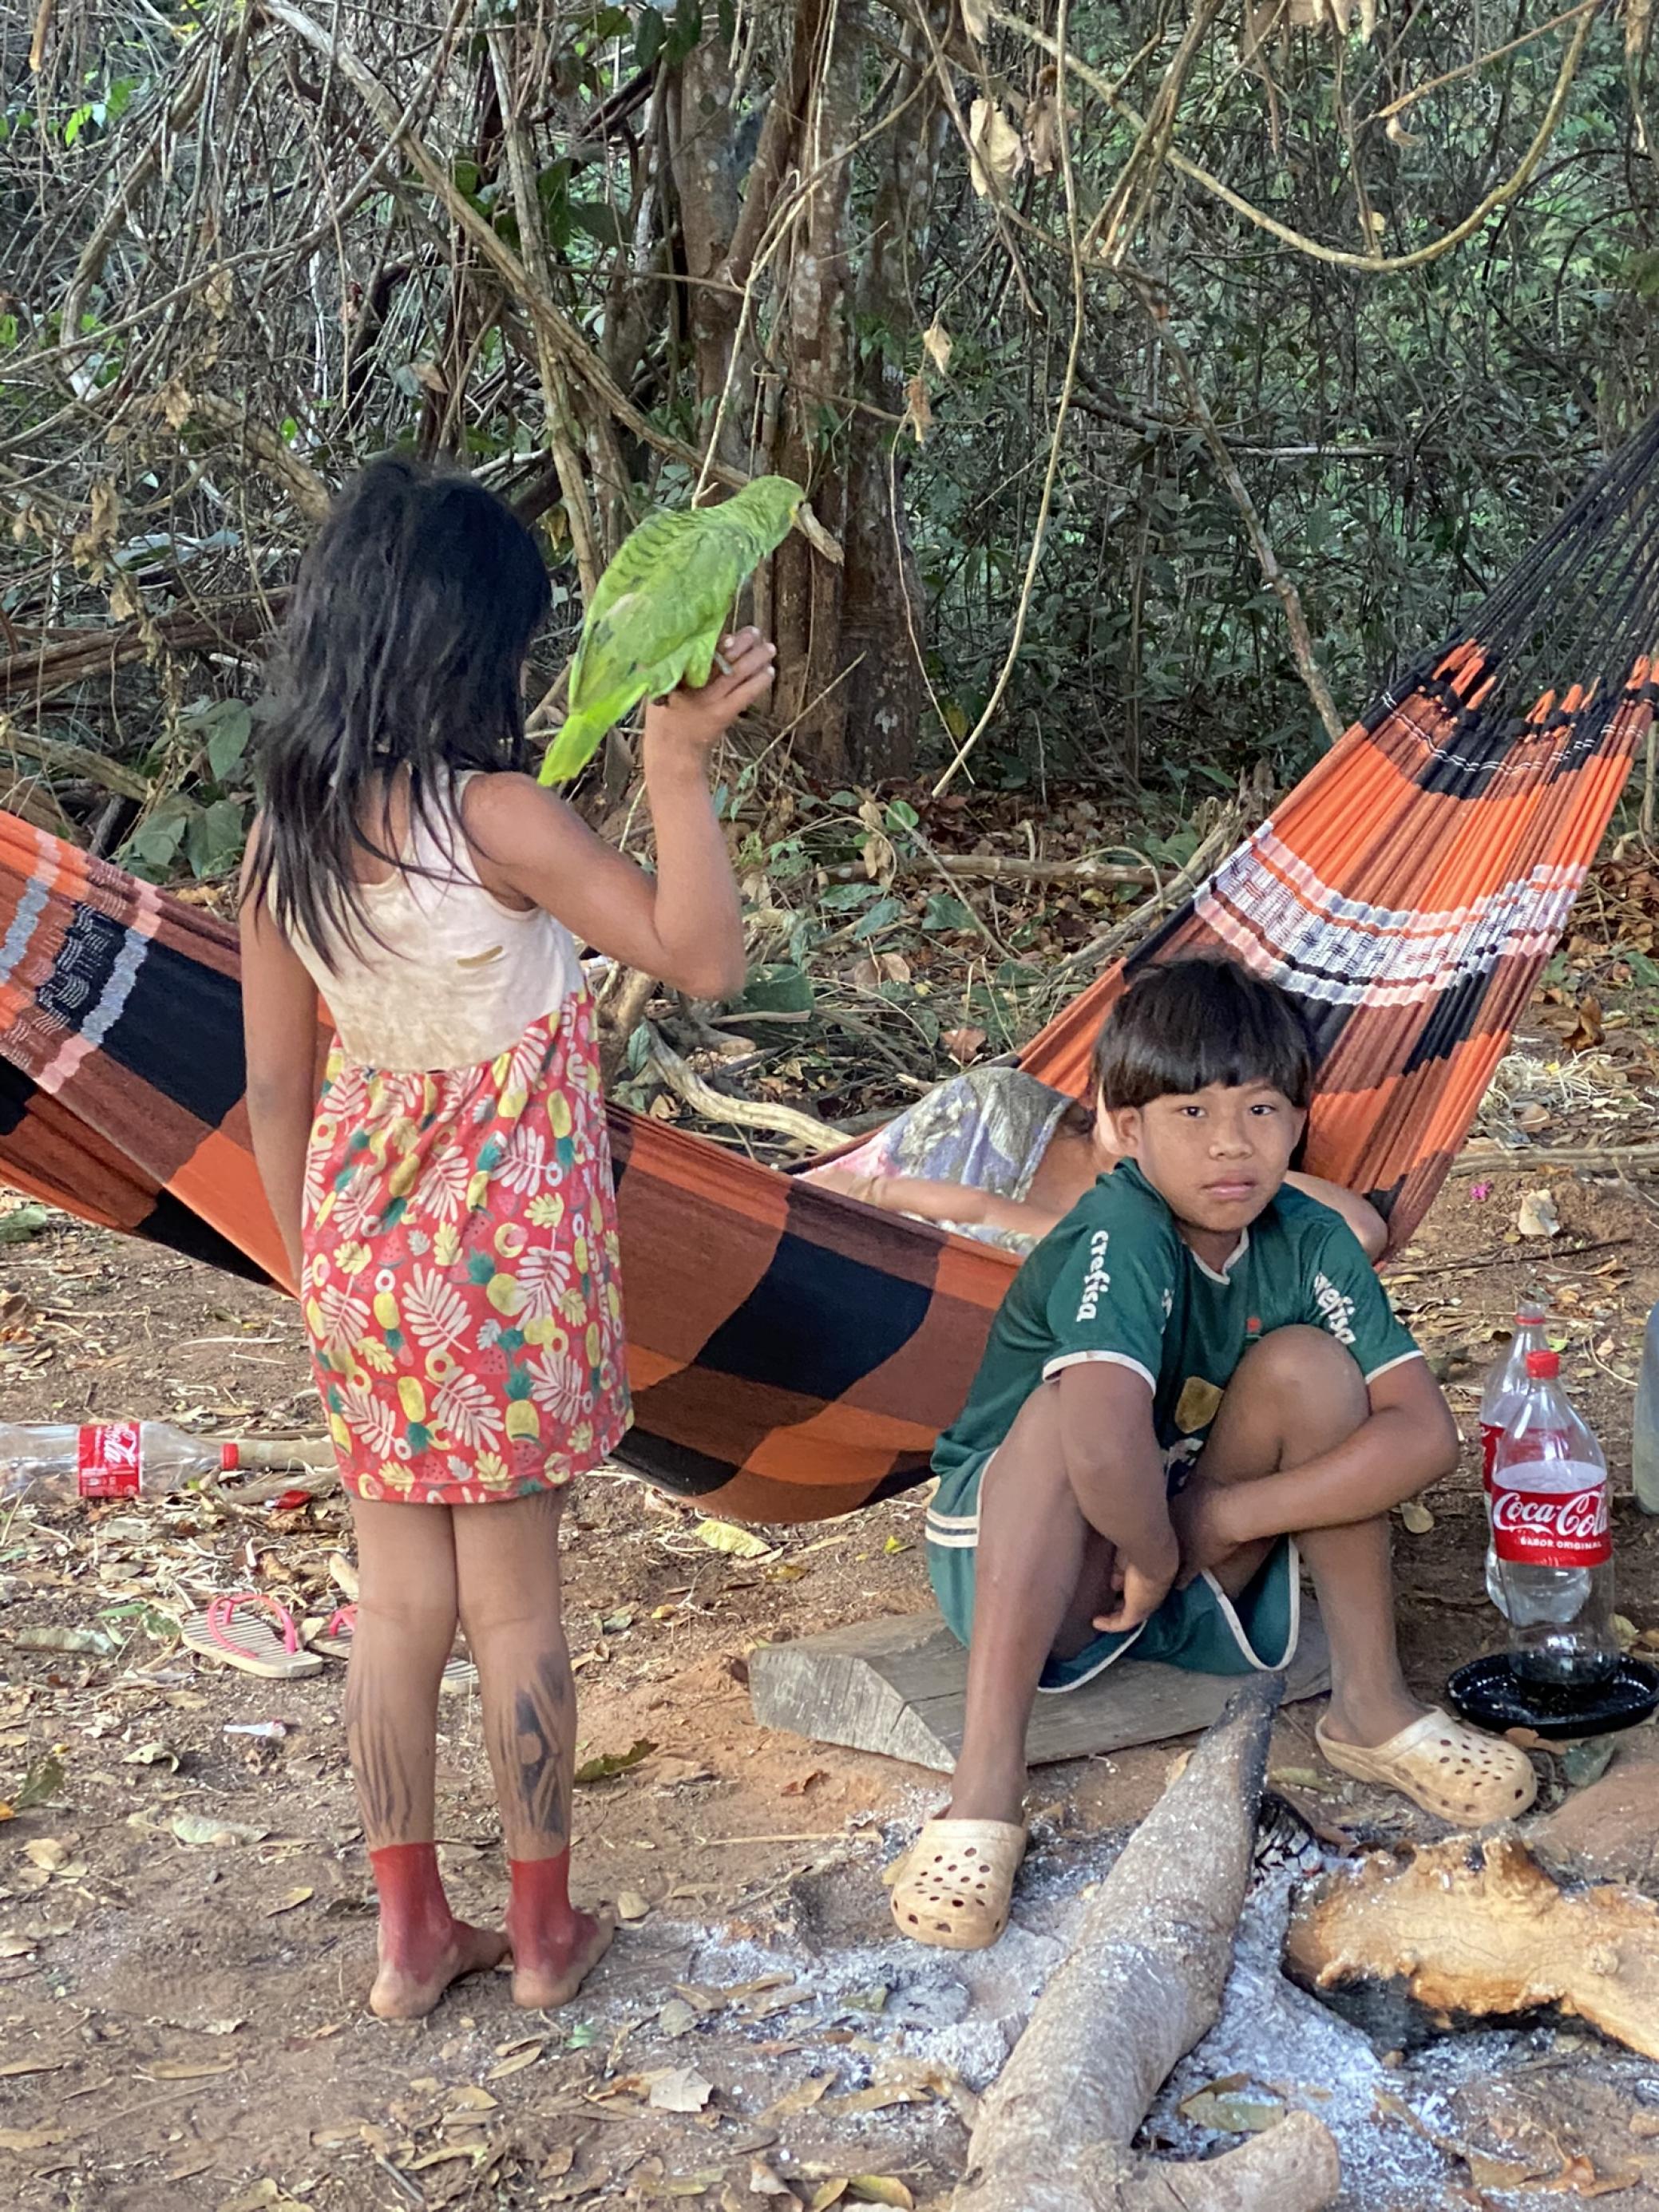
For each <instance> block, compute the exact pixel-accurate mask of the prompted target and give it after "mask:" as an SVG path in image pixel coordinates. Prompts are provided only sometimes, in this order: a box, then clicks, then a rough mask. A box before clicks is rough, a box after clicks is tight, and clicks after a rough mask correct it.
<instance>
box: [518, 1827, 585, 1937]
mask: <svg viewBox="0 0 1659 2212" xmlns="http://www.w3.org/2000/svg"><path fill="white" fill-rule="evenodd" d="M507 1873H508V1875H510V1877H511V1879H512V1884H513V1891H512V1896H511V1898H510V1899H509V1900H508V1903H507V1939H508V1941H509V1942H511V1944H512V1946H513V1959H514V1960H515V1961H516V1963H517V1964H518V1965H519V1966H563V1964H564V1963H565V1961H566V1960H567V1959H568V1957H569V1954H570V1950H571V1946H572V1944H573V1943H574V1941H575V1940H576V1937H577V1936H578V1935H579V1933H580V1931H581V1929H583V1927H584V1925H585V1923H584V1919H583V1916H582V1915H581V1914H580V1913H579V1912H578V1911H576V1909H575V1907H574V1905H572V1904H571V1902H570V1850H569V1846H568V1845H567V1846H566V1847H565V1849H564V1850H562V1851H561V1852H560V1853H559V1855H558V1857H557V1858H555V1859H509V1860H508V1861H507Z"/></svg>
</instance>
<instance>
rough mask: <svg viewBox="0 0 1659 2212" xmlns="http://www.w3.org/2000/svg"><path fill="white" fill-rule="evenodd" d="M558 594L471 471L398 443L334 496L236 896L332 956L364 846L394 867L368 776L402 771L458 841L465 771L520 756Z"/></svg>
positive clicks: (352, 917) (448, 840)
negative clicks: (368, 810)
mask: <svg viewBox="0 0 1659 2212" xmlns="http://www.w3.org/2000/svg"><path fill="white" fill-rule="evenodd" d="M548 602H549V587H548V580H547V571H546V569H545V568H544V566H543V564H542V559H541V556H540V555H539V553H538V551H537V550H536V545H535V541H534V540H533V539H532V537H531V535H530V533H529V532H528V531H527V530H526V528H525V527H524V526H523V524H522V523H520V521H519V520H518V518H517V517H516V516H515V515H514V514H513V511H512V509H511V508H510V507H507V506H505V505H504V504H503V502H502V501H500V500H499V499H497V498H496V497H495V495H494V493H493V492H489V491H487V490H486V489H484V487H483V485H482V484H480V483H476V482H474V480H473V479H472V478H471V477H468V476H464V475H462V474H461V473H460V472H459V471H454V470H440V469H433V468H429V467H428V466H426V465H424V464H423V463H422V462H419V461H415V460H409V459H403V458H402V457H400V456H390V455H389V456H386V457H385V458H383V459H380V460H377V461H372V462H371V463H370V464H369V465H368V468H366V469H365V470H364V471H363V472H362V475H361V476H360V477H357V478H356V482H355V483H351V484H349V486H348V487H347V488H346V489H345V490H344V491H343V493H342V494H341V495H340V497H339V499H338V500H337V501H336V503H335V505H334V507H333V510H332V512H331V513H330V515H329V518H328V520H327V521H326V522H325V523H324V525H323V526H322V528H321V530H320V531H319V532H318V534H317V538H316V539H315V541H314V543H313V545H312V547H311V550H310V551H309V552H308V553H307V556H306V557H305V560H304V562H302V563H301V569H300V574H299V579H298V581H297V582H296V584H295V591H294V599H293V603H292V605H291V607H290V609H289V616H288V619H287V622H286V623H285V625H284V629H283V642H282V647H281V650H280V653H279V655H278V659H277V663H276V671H275V675H274V680H273V683H272V685H271V690H270V696H269V699H268V702H267V706H266V713H265V728H264V738H263V742H262V744H261V747H260V756H261V757H260V769H261V782H262V796H263V815H262V820H261V825H260V831H259V838H258V848H257V849H256V852H255V854H254V860H253V865H252V867H251V868H250V870H249V872H248V878H247V883H246V890H245V894H244V896H246V897H247V898H248V899H251V900H253V901H255V902H258V901H260V900H264V901H265V902H266V903H267V904H268V905H269V907H270V911H271V914H272V915H273V916H274V918H275V920H276V924H277V927H279V928H280V929H281V930H282V931H283V933H284V935H286V936H289V937H292V936H295V935H296V934H298V935H301V936H303V937H304V938H306V939H307V940H308V941H309V942H310V943H311V944H312V945H313V946H315V948H316V949H317V951H319V953H320V954H321V955H322V957H323V958H324V959H325V961H327V962H328V963H329V964H330V965H331V966H332V965H333V964H334V963H335V962H336V960H337V957H338V955H339V952H340V951H341V949H342V948H343V947H344V946H348V945H351V944H352V943H354V942H356V941H358V938H357V933H358V932H359V931H360V930H362V929H367V928H368V916H367V913H366V909H365V907H364V903H363V896H362V886H361V884H359V883H358V881H357V879H356V872H355V870H354V866H353V861H354V857H355V856H356V854H360V853H363V852H368V853H371V854H374V855H375V857H376V858H377V859H380V860H386V861H389V862H391V863H392V865H393V866H398V865H400V862H399V860H398V855H397V854H392V853H387V852H382V851H381V850H380V846H379V845H378V844H377V843H376V842H374V838H373V837H372V836H369V835H368V834H366V833H365V831H364V829H363V828H362V811H363V800H364V796H365V793H366V791H367V790H368V788H369V787H370V786H371V785H373V784H374V783H376V782H379V783H380V784H382V785H386V784H389V782H390V780H391V779H392V777H393V776H394V775H397V774H398V772H399V771H401V772H402V773H403V775H404V776H405V777H406V778H407V781H408V787H409V800H410V814H411V818H415V819H418V820H420V821H422V823H425V824H427V825H428V828H429V829H431V832H432V834H433V836H435V837H436V838H437V839H438V840H439V842H440V843H441V845H442V846H443V847H444V848H445V849H446V850H447V851H451V852H452V853H453V837H454V829H453V821H454V817H453V806H449V805H445V803H444V802H445V801H446V800H447V799H451V797H452V794H453V786H454V780H455V778H456V777H457V776H458V775H461V774H463V773H464V772H465V770H467V769H522V768H523V767H524V765H525V733H524V707H523V702H522V700H521V698H520V678H521V674H522V671H523V666H524V659H525V654H526V652H527V651H528V649H529V646H530V641H531V640H532V637H533V636H534V635H535V634H536V631H537V629H538V628H539V627H540V625H541V623H542V621H543V619H544V617H545V615H546V613H547V609H548ZM371 933H372V932H371Z"/></svg>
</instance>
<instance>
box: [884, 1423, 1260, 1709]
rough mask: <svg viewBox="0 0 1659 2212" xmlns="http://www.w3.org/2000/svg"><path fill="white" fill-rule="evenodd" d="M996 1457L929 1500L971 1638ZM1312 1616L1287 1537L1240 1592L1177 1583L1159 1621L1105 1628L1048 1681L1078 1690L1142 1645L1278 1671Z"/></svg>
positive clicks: (930, 1556) (1227, 1666)
mask: <svg viewBox="0 0 1659 2212" xmlns="http://www.w3.org/2000/svg"><path fill="white" fill-rule="evenodd" d="M995 1456H996V1455H995V1453H994V1452H987V1453H986V1454H985V1455H984V1456H983V1457H982V1458H981V1459H978V1460H974V1461H970V1462H969V1464H968V1465H967V1466H965V1467H963V1468H957V1471H956V1473H955V1474H949V1475H945V1476H942V1477H941V1478H940V1480H939V1488H938V1490H937V1491H936V1492H935V1493H934V1496H933V1503H932V1504H930V1505H929V1506H928V1508H927V1571H928V1574H929V1575H930V1576H931V1577H932V1578H933V1593H934V1595H935V1596H936V1597H937V1598H938V1599H939V1611H940V1612H941V1613H943V1614H944V1615H945V1620H946V1622H947V1623H948V1625H949V1626H950V1628H951V1632H952V1634H953V1635H955V1636H956V1637H957V1639H958V1641H959V1642H961V1643H963V1644H966V1643H967V1642H968V1640H969V1637H970V1636H971V1635H972V1633H973V1626H974V1569H975V1562H976V1561H977V1559H978V1556H979V1492H980V1485H981V1482H982V1481H983V1480H984V1479H985V1471H986V1469H987V1468H988V1467H989V1466H990V1464H991V1462H992V1461H993V1459H994V1458H995ZM1301 1625H1302V1572H1301V1561H1300V1559H1299V1558H1298V1556H1297V1547H1296V1545H1295V1542H1294V1541H1293V1540H1292V1539H1291V1537H1289V1536H1281V1537H1280V1539H1279V1541H1278V1543H1277V1544H1275V1545H1274V1547H1273V1550H1272V1551H1271V1552H1270V1553H1268V1554H1267V1558H1266V1559H1264V1560H1263V1561H1262V1563H1261V1566H1260V1567H1259V1568H1258V1569H1257V1571H1256V1572H1255V1575H1254V1576H1253V1577H1251V1579H1250V1580H1249V1582H1248V1583H1246V1584H1245V1586H1244V1588H1243V1589H1242V1590H1241V1591H1240V1592H1239V1593H1238V1595H1237V1597H1229V1596H1228V1595H1227V1593H1226V1591H1225V1590H1224V1589H1222V1587H1221V1585H1220V1583H1218V1582H1217V1580H1216V1578H1215V1577H1214V1576H1213V1575H1211V1574H1204V1575H1200V1577H1199V1578H1198V1580H1197V1581H1196V1582H1193V1583H1188V1586H1187V1588H1186V1589H1178V1590H1171V1591H1170V1595H1168V1597H1166V1598H1165V1599H1164V1602H1163V1604H1162V1605H1161V1606H1159V1607H1158V1611H1157V1612H1156V1613H1154V1614H1153V1615H1152V1619H1151V1620H1146V1621H1143V1622H1142V1623H1141V1625H1140V1626H1139V1628H1131V1629H1126V1630H1124V1631H1123V1632H1121V1633H1119V1634H1116V1635H1110V1636H1097V1637H1095V1638H1093V1639H1092V1640H1091V1642H1090V1643H1088V1644H1085V1645H1084V1647H1083V1649H1082V1650H1081V1651H1079V1652H1077V1653H1075V1654H1074V1655H1073V1656H1072V1657H1071V1658H1069V1659H1060V1658H1055V1657H1054V1656H1052V1655H1051V1656H1050V1657H1049V1659H1048V1662H1047V1664H1046V1665H1045V1666H1044V1668H1043V1669H1042V1680H1041V1681H1040V1682H1039V1683H1038V1685H1037V1687H1038V1688H1039V1689H1041V1690H1048V1691H1060V1690H1075V1689H1079V1688H1080V1687H1081V1686H1082V1685H1083V1684H1084V1683H1085V1682H1088V1681H1092V1680H1093V1679H1094V1677H1095V1676H1096V1675H1097V1674H1100V1673H1101V1672H1102V1671H1103V1668H1108V1667H1109V1666H1110V1665H1111V1664H1112V1662H1113V1661H1114V1660H1115V1659H1121V1657H1122V1656H1123V1655H1124V1653H1125V1652H1126V1651H1127V1650H1130V1648H1131V1647H1132V1646H1133V1650H1134V1655H1135V1657H1136V1658H1137V1659H1159V1660H1162V1661H1163V1662H1164V1665H1165V1666H1166V1667H1184V1668H1186V1669H1187V1670H1188V1673H1189V1674H1250V1673H1252V1672H1255V1673H1260V1674H1273V1673H1275V1672H1277V1671H1278V1669H1279V1668H1282V1667H1288V1666H1289V1665H1290V1663H1291V1660H1292V1659H1293V1658H1294V1657H1295V1656H1296V1645H1297V1635H1298V1633H1299V1632H1300V1629H1301Z"/></svg>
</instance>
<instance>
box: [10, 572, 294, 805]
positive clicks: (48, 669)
mask: <svg viewBox="0 0 1659 2212" xmlns="http://www.w3.org/2000/svg"><path fill="white" fill-rule="evenodd" d="M268 601H269V605H270V610H271V612H272V613H276V612H277V611H280V610H281V609H282V608H283V606H285V605H286V604H287V601H288V593H287V592H286V590H279V591H276V592H270V594H269V595H268ZM268 629H270V620H269V618H268V617H267V614H266V611H265V609H264V607H253V608H249V607H246V606H243V607H239V608H238V609H237V610H236V611H235V612H234V613H231V614H227V615H225V616H224V617H222V618H219V617H210V616H206V615H202V614H198V613H197V612H196V611H195V610H194V609H193V608H185V609H182V610H180V611H179V612H178V613H176V614H170V615H162V616H161V617H148V616H146V617H143V618H142V619H140V620H138V621H135V622H126V623H121V624H120V625H119V626H118V627H117V628H114V629H109V628H100V629H87V630H82V631H81V632H78V633H76V634H75V635H70V636H69V637H67V638H64V637H60V638H59V639H58V642H57V643H56V644H55V645H41V646H39V647H36V648H35V649H34V650H33V651H32V652H25V653H13V654H11V656H10V657H9V659H4V660H0V698H8V697H9V696H12V695H13V694H14V693H27V695H28V696H29V697H30V698H32V699H33V701H34V702H36V703H37V704H39V702H40V701H42V700H45V699H49V698H51V697H52V694H53V693H54V692H57V691H66V690H69V688H70V685H71V684H80V683H82V682H84V681H85V679H86V678H88V677H89V676H103V675H106V674H110V673H112V672H113V671H114V670H116V669H118V668H119V667H122V666H123V665H125V663H126V662H128V661H130V660H142V659H144V657H145V655H146V654H147V653H152V652H154V651H155V648H156V646H157V645H158V644H160V645H161V646H162V647H167V649H168V650H170V651H172V652H174V653H202V652H211V651H213V650H215V649H217V650H219V651H221V652H222V651H223V650H224V649H225V647H228V646H236V645H245V644H247V643H249V642H251V641H252V640H254V639H256V638H259V637H262V636H264V634H265V632H266V631H267V630H268ZM92 757H93V758H94V759H98V758H101V756H100V755H98V754H94V755H93V756H92ZM89 772H90V771H88V773H89ZM110 788H111V789H112V790H114V789H116V788H118V787H117V786H115V785H113V784H112V785H111V786H110Z"/></svg>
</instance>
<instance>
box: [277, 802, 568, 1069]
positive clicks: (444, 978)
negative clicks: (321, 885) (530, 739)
mask: <svg viewBox="0 0 1659 2212" xmlns="http://www.w3.org/2000/svg"><path fill="white" fill-rule="evenodd" d="M470 781H471V777H470V776H461V777H459V778H458V779H457V781H456V785H455V797H454V802H453V811H454V849H453V853H448V852H446V851H445V850H444V848H443V846H442V844H441V842H439V840H438V839H437V838H436V837H435V836H434V835H433V833H432V831H431V830H430V829H428V826H427V825H426V823H423V822H421V821H419V820H412V821H411V822H410V829H409V841H408V846H407V849H406V851H405V852H404V854H403V855H402V857H403V858H404V859H405V860H408V861H410V862H412V863H413V864H414V866H416V868H419V869H424V870H428V871H429V872H428V873H425V874H410V873H405V872H404V870H403V869H401V868H400V869H398V871H397V872H395V873H394V874H392V875H390V876H388V877H387V878H386V881H385V882H384V883H379V884H364V885H363V886H362V894H363V911H364V914H365V916H366V919H367V921H368V928H367V929H360V930H359V931H358V933H357V939H358V941H357V942H356V944H355V945H342V946H341V947H340V949H339V951H338V953H337V956H336V964H335V965H334V966H333V967H332V968H331V967H330V966H329V964H328V963H327V962H326V961H325V960H324V959H323V958H322V957H321V955H320V954H319V952H318V951H317V950H316V948H315V947H314V946H313V945H311V944H310V943H308V942H307V939H305V938H303V937H302V936H300V935H298V934H297V933H296V935H295V939H294V950H295V952H296V953H297V954H298V956H299V957H300V959H301V961H302V962H303V963H304V965H305V968H306V970H307V973H308V974H309V975H310V976H311V978H312V980H313V982H314V983H315V984H316V986H317V988H318V990H319V992H320V993H321V994H322V996H323V999H324V1000H325V1004H326V1005H327V1007H328V1010H329V1012H330V1013H331V1015H332V1016H333V1018H334V1025H335V1028H336V1029H337V1030H338V1032H339V1037H340V1046H341V1049H342V1050H343V1053H344V1054H345V1056H346V1058H347V1059H348V1060H351V1061H353V1062H355V1063H356V1065H357V1066H361V1067H383V1068H386V1069H387V1070H389V1071H397V1072H399V1073H409V1072H419V1073H425V1072H427V1071H429V1070H436V1069H441V1068H449V1067H473V1066H477V1065H478V1064H479V1063H480V1062H481V1061H483V1060H494V1059H495V1058H496V1056H497V1055H498V1054H501V1053H503V1052H506V1051H507V1049H508V1048H510V1047H511V1046H512V1045H513V1044H515V1043H516V1042H518V1040H519V1039H520V1037H521V1036H523V1035H524V1033H525V1031H526V1030H527V1029H528V1028H529V1027H530V1025H531V1024H532V1022H536V1021H539V1020H540V1019H541V1018H543V1017H544V1015H548V1014H554V1013H556V1012H558V1010H559V1008H560V1007H561V1006H562V1005H563V1004H564V1001H565V1000H566V999H567V998H568V996H569V994H571V992H573V991H574V990H575V989H576V988H577V987H579V985H580V981H581V967H580V963H579V961H578V960H577V957H576V948H575V945H574V943H573V942H572V939H571V936H570V933H569V931H568V929H567V928H566V927H564V924H563V923H562V922H561V921H555V919H554V918H553V916H552V915H550V914H548V913H546V912H544V909H543V908H540V907H532V908H529V909H528V910H527V911H521V910H520V908H516V907H509V906H505V905H503V904H502V902H501V900H500V899H498V898H497V897H496V896H495V893H494V892H493V891H489V890H485V888H484V886H483V884H482V883H481V882H480V881H479V878H478V874H477V869H476V868H475V867H474V866H473V865H472V859H471V854H470V852H469V850H468V848H467V843H466V838H465V834H464V833H463V831H462V829H461V823H460V799H461V793H462V792H463V791H464V790H465V787H466V785H467V784H468V783H469V782H470ZM371 930H372V931H373V933H374V934H373V935H372V936H371V935H370V931H371Z"/></svg>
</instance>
